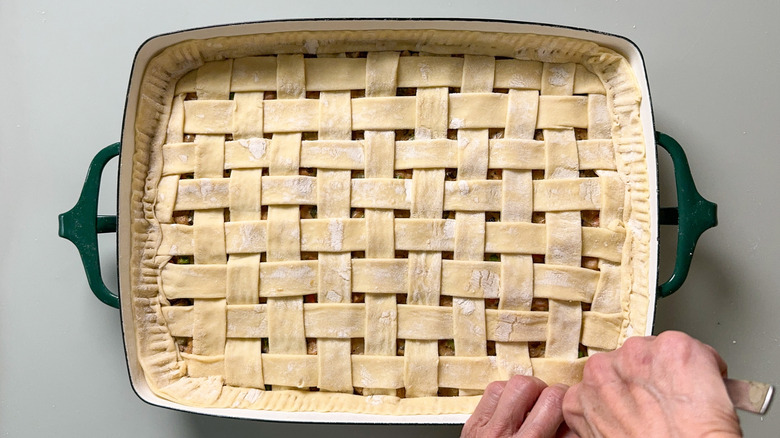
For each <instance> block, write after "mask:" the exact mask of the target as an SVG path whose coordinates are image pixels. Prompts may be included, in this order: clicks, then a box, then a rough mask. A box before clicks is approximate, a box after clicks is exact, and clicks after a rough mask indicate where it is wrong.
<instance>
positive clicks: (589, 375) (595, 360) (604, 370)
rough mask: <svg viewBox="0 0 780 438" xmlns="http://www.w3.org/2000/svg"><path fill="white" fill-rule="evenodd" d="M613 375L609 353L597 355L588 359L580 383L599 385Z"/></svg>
mask: <svg viewBox="0 0 780 438" xmlns="http://www.w3.org/2000/svg"><path fill="white" fill-rule="evenodd" d="M612 374H614V371H613V369H612V365H611V361H610V357H609V353H598V354H594V355H593V356H591V357H589V358H588V361H587V362H585V368H584V369H583V370H582V381H583V382H586V383H594V384H599V383H602V382H604V381H607V380H609V377H610V376H611V375H612Z"/></svg>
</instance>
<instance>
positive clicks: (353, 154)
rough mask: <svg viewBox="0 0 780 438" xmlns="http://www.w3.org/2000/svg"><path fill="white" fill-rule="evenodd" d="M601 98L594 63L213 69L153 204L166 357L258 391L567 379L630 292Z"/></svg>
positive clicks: (402, 396) (421, 60)
mask: <svg viewBox="0 0 780 438" xmlns="http://www.w3.org/2000/svg"><path fill="white" fill-rule="evenodd" d="M607 90H608V87H605V82H604V81H603V80H602V79H601V78H600V77H599V76H597V74H595V73H594V72H593V71H591V70H589V69H588V68H586V67H585V66H584V65H583V64H581V63H577V62H542V61H538V60H520V59H511V58H505V57H501V56H481V55H470V54H459V53H455V54H453V55H449V56H442V55H440V54H433V53H429V52H423V51H417V52H410V51H406V50H387V51H368V52H341V53H329V54H320V55H319V56H315V55H304V54H301V53H298V54H280V55H269V56H249V57H236V58H235V59H232V58H229V59H222V60H213V61H209V62H205V63H201V65H200V66H199V67H198V68H196V69H194V70H192V71H190V72H189V73H187V74H186V75H184V76H183V77H181V79H180V80H178V82H176V85H175V91H173V92H172V102H171V104H170V110H169V112H168V114H169V117H168V118H167V119H166V120H167V125H165V128H164V130H165V133H164V141H163V142H162V145H161V148H160V151H161V152H160V157H161V165H160V170H159V172H160V176H159V182H158V184H157V189H156V192H155V193H156V195H155V198H154V201H153V202H152V203H151V204H150V205H153V207H152V210H151V214H152V215H153V216H154V218H155V219H156V221H157V222H158V223H159V234H157V235H158V236H159V238H158V239H157V241H156V242H157V245H158V246H157V249H156V256H155V258H154V260H155V263H157V265H156V266H158V272H159V274H158V276H157V287H158V288H159V290H158V295H157V297H158V299H159V307H154V306H152V307H153V308H156V309H159V310H155V311H153V312H152V313H154V312H157V311H159V315H160V316H161V318H162V319H164V321H165V329H164V330H163V331H162V332H163V334H164V335H165V336H163V337H162V338H160V339H161V341H160V342H163V341H165V340H166V339H167V342H170V343H172V345H174V350H173V352H174V354H175V357H176V359H175V360H174V361H172V363H171V364H170V365H168V368H167V369H168V370H169V371H170V372H171V373H173V374H176V375H178V376H180V377H187V378H189V379H188V380H186V381H187V382H190V383H187V384H184V383H180V384H178V385H179V386H186V385H190V386H197V385H201V384H203V382H210V384H215V385H216V386H211V388H222V387H224V388H243V389H242V391H244V392H243V394H244V396H242V397H243V398H241V397H238V396H233V397H234V398H235V397H238V398H241V400H243V401H241V403H242V404H244V405H246V404H251V402H252V401H253V400H250V401H249V402H247V401H246V398H247V395H246V394H247V391H254V392H252V394H254V395H253V396H252V397H254V398H255V399H256V398H257V397H258V395H257V394H270V393H275V392H279V393H280V394H281V393H291V394H294V393H298V392H300V390H305V391H308V392H310V393H311V394H317V396H318V397H323V396H325V393H337V394H345V395H350V396H351V397H360V396H362V398H363V399H367V400H369V401H371V400H383V403H385V402H388V400H395V401H394V402H393V403H396V404H397V403H398V402H399V401H403V400H407V401H408V400H410V399H416V398H425V397H437V399H447V398H449V399H457V398H464V396H466V397H465V398H467V399H468V398H469V397H467V396H475V395H479V394H481V392H482V390H483V389H484V387H485V386H486V385H487V384H488V383H489V382H491V381H493V380H499V379H507V378H508V377H510V376H512V375H514V374H526V375H531V374H533V375H536V376H538V377H540V378H542V379H544V380H546V381H548V382H550V383H552V382H565V383H574V382H576V381H577V380H578V379H579V378H580V375H581V374H580V373H581V369H582V365H583V364H584V361H585V356H587V355H588V354H592V353H593V352H597V351H603V350H611V349H614V348H616V347H617V346H618V345H619V343H620V342H622V340H623V339H624V337H625V335H626V334H625V327H626V323H627V322H626V315H627V313H626V306H627V304H626V303H627V300H626V296H627V291H628V290H629V289H630V288H631V284H630V283H631V278H630V275H628V276H627V275H626V274H625V272H626V271H625V269H624V265H625V264H626V263H628V262H629V255H628V251H624V246H626V242H627V233H626V230H625V223H626V222H627V219H628V214H629V210H630V196H629V194H628V193H629V191H627V190H626V182H625V181H626V179H625V178H624V177H623V175H621V168H620V167H621V166H622V165H623V164H621V163H620V162H621V160H620V159H619V158H618V157H616V155H617V154H618V152H617V150H618V147H619V145H617V144H616V143H617V142H616V141H614V140H613V128H615V126H616V124H617V123H618V122H616V118H615V117H614V116H613V114H614V113H615V111H616V109H615V106H616V105H615V103H614V102H613V101H612V100H611V97H609V96H610V93H608V92H607ZM635 103H636V102H633V103H632V104H635ZM627 207H628V208H627ZM150 287H151V286H150ZM148 312H149V311H147V313H148ZM169 350H170V349H169ZM177 373H178V374H177ZM198 379H200V383H197V385H196V384H195V383H192V382H198V381H199V380H198ZM215 382H216V383H215ZM176 385H177V384H175V383H174V385H172V387H170V388H168V389H167V391H168V392H169V394H174V395H171V396H170V397H173V398H176V397H179V396H181V395H182V394H185V392H184V389H183V387H178V388H176ZM290 390H294V391H290ZM384 396H389V397H384ZM291 397H294V396H291ZM183 398H186V396H183ZM213 398H214V399H215V400H216V399H218V398H219V394H214V396H213ZM250 398H251V397H250ZM470 399H471V400H474V399H475V397H471V398H470ZM198 403H201V404H203V403H205V402H203V401H200V402H198ZM222 403H223V404H224V402H222ZM236 403H237V404H238V402H236ZM445 403H446V402H445ZM206 404H207V403H206ZM369 404H370V403H369ZM266 405H268V404H266ZM274 406H275V405H274ZM469 406H473V404H471V405H469ZM316 409H319V408H315V410H316ZM331 409H335V410H339V408H338V406H336V407H334V406H332V405H331V406H329V407H328V408H326V410H331ZM350 409H351V408H350ZM468 409H469V408H466V411H467V410H468ZM434 410H435V409H434ZM443 410H444V411H448V410H450V411H452V410H453V409H449V408H448V409H443ZM454 410H455V411H457V409H454ZM357 411H370V409H369V408H365V407H364V408H358V409H357Z"/></svg>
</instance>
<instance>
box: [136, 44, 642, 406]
mask: <svg viewBox="0 0 780 438" xmlns="http://www.w3.org/2000/svg"><path fill="white" fill-rule="evenodd" d="M312 47H316V50H317V52H318V53H327V52H345V51H348V52H354V51H371V50H412V51H425V52H431V53H447V54H449V53H465V54H478V55H491V56H506V57H514V58H518V59H528V60H534V61H541V62H575V63H579V64H582V65H583V66H585V67H586V68H587V69H588V70H590V71H592V72H593V73H595V74H596V75H597V76H598V77H599V78H600V79H601V80H602V82H603V83H604V86H605V88H606V92H607V101H608V107H609V109H610V112H611V116H612V120H613V128H612V138H613V141H614V143H615V145H616V152H617V153H616V159H617V164H618V171H619V173H620V174H621V176H622V177H623V178H625V183H626V186H627V190H628V192H629V196H630V201H629V202H628V203H627V205H626V208H627V209H629V210H630V211H628V217H629V219H628V221H627V222H626V226H627V230H628V233H627V240H626V245H625V247H624V261H623V263H622V269H623V275H622V278H623V281H628V282H630V284H631V286H630V293H629V294H628V295H626V296H623V297H621V306H622V309H623V313H624V315H626V316H627V317H626V318H624V319H623V324H622V327H621V334H620V338H619V344H622V342H623V341H624V340H625V339H626V338H627V337H628V336H631V335H632V334H634V333H636V334H642V333H644V332H645V328H646V325H647V323H648V321H647V315H648V311H649V310H650V309H648V307H649V304H650V303H649V299H650V298H649V297H650V296H652V294H651V293H650V291H649V273H650V272H653V271H654V269H651V267H650V265H649V260H650V235H651V232H650V224H651V219H650V216H651V215H650V196H651V193H650V190H649V182H648V167H647V160H646V151H645V138H644V136H643V132H642V123H641V121H640V117H639V114H640V110H639V106H640V102H641V93H640V90H639V87H638V85H637V83H636V79H635V77H634V74H633V69H632V68H631V66H630V65H629V63H628V62H627V60H626V59H625V58H624V57H623V56H621V55H620V54H618V53H616V52H614V51H612V50H609V49H606V48H604V47H602V46H599V45H598V44H596V43H593V42H590V41H586V40H579V39H574V38H568V37H558V36H546V35H536V34H513V33H493V32H476V31H448V30H360V31H311V32H279V33H271V34H257V35H244V36H230V37H217V38H211V39H206V40H189V41H184V42H181V43H178V44H175V45H173V46H170V47H168V48H167V49H165V50H163V51H162V52H161V53H159V54H158V55H156V56H155V57H154V58H153V59H152V60H151V61H150V62H149V64H148V65H147V67H146V70H145V72H144V75H143V79H142V82H141V89H140V93H139V97H138V99H139V100H138V108H137V112H136V123H135V127H134V132H135V144H134V146H135V147H134V150H133V160H132V183H131V191H132V193H133V195H132V199H131V222H132V223H131V260H130V262H131V263H130V266H131V275H130V284H131V287H130V289H131V292H130V293H131V300H130V301H131V303H130V305H131V307H132V312H133V317H134V323H135V327H136V333H135V335H136V336H135V338H136V348H137V352H138V358H139V361H140V363H141V367H142V369H143V371H144V376H145V378H146V381H147V383H148V385H149V387H150V389H151V390H152V391H153V392H154V393H155V394H157V395H159V396H161V397H163V398H165V399H168V400H171V401H173V402H176V403H181V404H183V405H188V406H196V407H214V408H223V407H233V408H248V409H258V410H279V411H316V412H350V413H366V414H383V415H425V414H454V413H470V412H471V411H472V410H473V408H474V406H476V403H477V402H478V400H479V397H478V396H475V397H423V398H417V399H414V398H409V399H398V398H396V397H389V396H369V397H363V396H357V395H346V394H329V393H321V392H320V393H318V392H303V391H261V390H258V389H248V388H235V387H230V386H223V384H222V382H221V379H218V378H191V377H187V376H186V374H185V369H184V365H183V362H182V361H181V360H180V359H179V357H178V352H177V350H176V347H175V345H174V343H173V342H172V338H171V337H170V334H169V333H168V331H167V326H166V323H165V320H164V317H163V315H162V312H161V309H160V303H159V300H158V290H159V278H158V272H159V267H160V265H161V264H162V263H164V262H165V261H164V259H166V258H165V257H160V256H157V255H156V251H157V247H158V246H159V244H160V239H161V233H160V228H159V223H158V222H157V221H156V218H155V215H154V200H155V199H156V187H157V186H156V184H157V181H159V178H160V176H161V170H162V160H161V147H162V144H163V143H164V139H165V130H166V125H167V123H166V121H167V118H168V116H169V114H170V109H171V102H172V98H173V94H174V89H175V85H176V82H177V81H178V79H179V78H181V77H182V76H183V75H184V74H185V73H187V72H189V71H191V70H193V69H196V68H198V67H199V66H201V65H202V64H203V63H205V62H208V61H212V60H217V59H223V58H225V57H230V58H239V57H245V56H259V55H274V54H279V53H307V52H308V51H307V49H310V48H312ZM578 362H584V360H580V361H578ZM560 365H561V366H560V368H561V369H565V368H566V367H565V366H563V365H564V364H560ZM552 368H555V369H558V368H559V367H556V366H553V367H552ZM575 368H576V367H575ZM579 368H580V370H581V367H579ZM559 374H560V375H559ZM563 374H564V373H557V372H552V373H551V374H550V375H548V376H547V377H548V380H559V381H565V380H570V378H571V376H564V375H563ZM380 399H383V400H380Z"/></svg>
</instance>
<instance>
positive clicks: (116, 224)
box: [60, 20, 716, 424]
mask: <svg viewBox="0 0 780 438" xmlns="http://www.w3.org/2000/svg"><path fill="white" fill-rule="evenodd" d="M377 29H426V30H428V29H434V30H461V31H475V32H503V33H524V34H537V35H550V36H563V37H569V38H577V39H581V40H588V41H592V42H595V43H597V44H599V45H601V46H604V47H607V48H609V49H612V50H614V51H616V52H618V53H620V54H622V55H623V56H624V57H625V58H626V59H627V60H628V62H629V63H630V65H631V67H632V69H633V71H634V75H635V76H636V78H637V82H638V85H639V88H640V91H641V93H642V100H641V105H640V118H641V120H642V125H643V133H644V139H645V141H644V143H645V146H646V147H645V150H646V162H647V167H648V169H656V170H654V171H649V172H648V180H649V185H650V193H651V194H654V195H651V196H650V213H651V218H650V224H651V226H650V242H651V250H650V261H649V266H651V272H649V277H648V278H649V283H650V284H649V291H650V295H651V296H650V299H649V303H648V309H647V321H648V322H647V324H646V327H645V330H644V333H634V334H638V335H649V334H650V333H651V332H652V321H653V318H654V312H655V305H654V303H655V299H656V298H659V297H662V296H666V295H668V294H670V293H672V292H674V291H675V290H676V289H677V288H679V287H680V285H681V284H682V282H683V281H684V279H685V276H686V275H687V271H688V267H689V265H690V258H691V256H692V253H693V249H694V247H695V244H696V241H697V239H698V237H699V235H700V234H701V233H702V232H703V231H705V230H706V229H707V228H709V227H712V226H714V225H715V224H716V213H715V205H714V204H712V203H709V202H708V201H706V200H704V199H703V198H701V197H700V196H699V195H698V193H697V192H696V190H695V186H694V185H693V181H692V178H691V176H690V169H689V167H688V164H687V161H686V159H685V155H684V153H683V152H682V149H681V148H680V146H679V144H677V142H675V141H674V140H673V139H671V137H668V136H666V135H663V134H658V133H656V132H655V128H654V123H653V114H652V108H651V101H650V92H649V86H648V82H647V76H646V72H645V67H644V61H643V59H642V55H641V53H640V51H639V49H638V48H637V47H636V46H635V45H634V44H633V43H632V42H631V41H629V40H627V39H625V38H622V37H618V36H614V35H609V34H605V33H600V32H594V31H588V30H582V29H574V28H567V27H561V26H551V25H544V24H532V23H518V22H506V21H476V20H475V21H472V20H297V21H271V22H257V23H242V24H234V25H226V26H216V27H209V28H201V29H193V30H186V31H181V32H175V33H170V34H165V35H161V36H157V37H154V38H150V39H149V40H147V41H146V42H145V43H144V44H143V45H142V46H141V47H140V49H139V50H138V52H137V53H136V57H135V60H134V63H133V68H132V71H131V75H130V83H129V87H128V93H127V103H126V107H125V111H124V123H123V132H122V137H121V145H122V146H124V147H122V146H120V143H117V144H114V145H111V146H109V147H107V148H106V149H104V150H103V151H101V152H100V153H99V154H98V155H97V156H96V157H95V159H94V160H93V163H92V165H91V166H90V171H89V173H88V175H87V181H86V182H85V186H84V191H83V192H82V196H81V198H80V199H79V202H78V204H77V205H76V207H74V208H73V209H72V210H71V211H69V212H67V213H64V214H63V215H61V216H60V235H61V236H62V237H65V238H67V239H69V240H71V241H73V242H74V243H75V244H76V246H77V247H78V249H79V252H80V254H81V257H82V261H83V263H84V266H85V269H86V271H87V276H88V280H89V283H90V287H91V288H92V289H93V291H94V292H95V294H96V295H97V296H98V298H99V299H101V301H103V302H105V303H106V304H109V305H112V306H114V307H119V308H120V311H121V320H122V326H123V333H124V342H125V348H126V352H127V363H128V370H129V374H130V379H131V383H132V387H133V389H134V390H135V392H136V393H137V394H138V395H139V397H141V398H142V399H143V400H144V401H146V402H148V403H150V404H153V405H157V406H161V407H167V408H171V409H178V410H185V411H192V412H198V413H204V414H210V415H217V416H225V417H236V418H251V419H262V420H273V421H301V422H332V423H421V424H422V423H463V422H464V421H465V420H466V419H467V418H468V416H467V415H465V414H447V415H400V416H387V415H370V414H349V413H316V412H277V411H256V410H246V409H216V408H192V407H188V406H184V405H181V404H178V403H174V402H171V401H168V400H166V399H163V398H161V397H159V396H157V395H155V394H154V393H153V392H152V391H151V390H150V388H149V387H148V384H147V382H146V380H145V378H144V375H143V370H142V368H141V366H140V364H139V361H138V352H137V350H136V339H135V334H134V333H135V329H134V327H133V324H134V318H133V315H132V308H131V307H130V305H129V302H128V301H129V300H122V299H121V298H122V296H123V292H122V291H129V288H130V278H129V277H130V274H129V273H130V271H131V267H130V259H131V257H130V249H131V241H130V239H131V237H130V236H131V233H130V226H131V225H130V220H129V219H128V215H129V213H130V210H131V208H130V203H131V200H132V197H133V193H132V192H131V188H130V187H131V179H132V169H131V163H132V161H133V160H132V156H133V153H134V150H133V147H132V145H134V144H135V135H136V132H135V129H134V124H135V116H136V110H137V107H138V96H139V90H140V87H141V78H142V76H143V73H144V71H145V69H146V67H147V64H148V62H149V61H150V60H151V59H152V58H153V57H154V56H156V55H157V54H158V53H159V52H160V51H162V50H163V49H165V48H167V47H169V46H171V45H173V44H176V43H179V42H182V41H186V40H192V39H208V38H214V37H226V36H238V35H254V34H264V33H276V32H296V31H333V30H354V31H361V30H377ZM656 144H659V145H661V146H662V147H664V148H665V149H666V150H667V151H668V152H669V153H670V154H671V156H672V159H673V162H674V164H675V175H676V179H677V192H678V203H679V207H677V208H664V209H662V208H659V206H658V197H657V192H658V182H657V160H656V148H655V147H654V145H656ZM117 155H119V156H120V165H119V184H118V203H117V205H118V207H117V210H118V211H117V216H100V217H98V216H97V215H96V205H97V190H98V185H99V181H100V174H101V172H102V168H103V166H104V165H105V164H106V163H107V162H108V161H109V160H110V159H111V158H113V157H115V156H117ZM678 221H679V227H680V228H679V238H678V250H677V254H678V258H677V261H676V265H675V271H674V274H673V275H672V277H671V278H670V280H669V281H668V282H666V283H663V284H661V285H657V275H658V272H657V266H658V225H659V224H677V222H678ZM113 231H116V232H117V256H118V272H119V290H120V292H119V294H114V293H113V292H111V291H109V290H108V289H107V288H106V287H105V285H103V282H102V279H101V278H100V272H99V271H100V270H99V262H98V255H97V249H96V248H97V246H96V235H97V233H104V232H113ZM120 304H121V305H120Z"/></svg>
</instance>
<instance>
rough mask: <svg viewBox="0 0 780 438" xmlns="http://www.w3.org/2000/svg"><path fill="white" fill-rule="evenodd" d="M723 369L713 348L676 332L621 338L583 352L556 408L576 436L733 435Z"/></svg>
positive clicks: (731, 409) (738, 434)
mask: <svg viewBox="0 0 780 438" xmlns="http://www.w3.org/2000/svg"><path fill="white" fill-rule="evenodd" d="M725 376H726V363H725V362H724V361H723V359H722V358H721V357H720V356H719V355H718V353H717V352H716V351H715V350H714V349H713V348H712V347H710V346H709V345H705V344H703V343H701V342H699V341H697V340H696V339H693V338H691V337H690V336H688V335H686V334H684V333H680V332H671V331H670V332H664V333H661V334H660V335H658V336H657V337H656V336H650V337H635V338H629V339H628V340H626V342H625V343H624V344H623V346H622V347H620V348H619V349H617V350H615V351H612V352H609V353H599V354H594V355H593V356H591V357H590V358H588V361H587V363H586V364H585V370H584V372H583V378H582V382H581V383H579V384H577V385H574V386H572V387H571V388H570V389H569V390H568V391H567V392H566V394H565V397H564V401H563V416H564V419H565V420H566V423H567V424H568V426H569V427H570V428H571V429H572V430H573V431H574V432H576V433H577V434H578V435H579V436H581V437H582V438H589V437H640V436H641V437H643V438H652V437H704V436H707V437H741V436H742V433H741V430H740V427H739V419H738V418H737V415H736V412H735V411H734V406H733V405H732V403H731V400H730V399H729V397H728V393H727V392H726V387H725V385H724V383H723V378H724V377H725Z"/></svg>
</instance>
